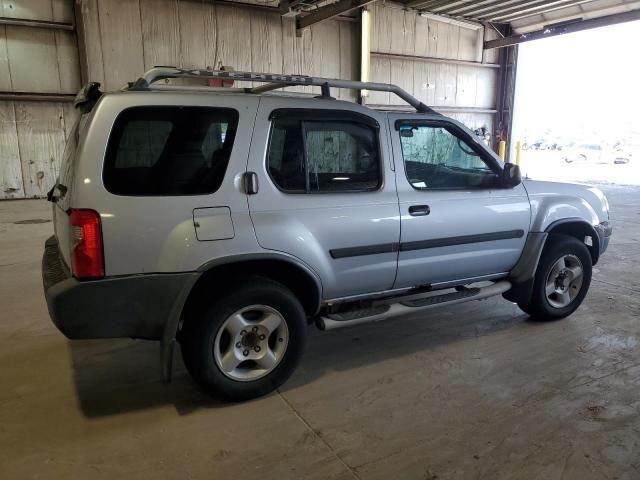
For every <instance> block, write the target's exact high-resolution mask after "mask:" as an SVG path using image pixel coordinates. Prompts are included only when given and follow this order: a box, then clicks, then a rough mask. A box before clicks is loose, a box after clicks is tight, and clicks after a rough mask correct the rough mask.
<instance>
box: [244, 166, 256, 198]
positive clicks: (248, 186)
mask: <svg viewBox="0 0 640 480" xmlns="http://www.w3.org/2000/svg"><path fill="white" fill-rule="evenodd" d="M244 191H245V193H246V194H247V195H255V194H256V193H258V175H256V172H246V173H245V174H244Z"/></svg>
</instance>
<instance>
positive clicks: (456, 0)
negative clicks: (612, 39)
mask: <svg viewBox="0 0 640 480" xmlns="http://www.w3.org/2000/svg"><path fill="white" fill-rule="evenodd" d="M401 3H403V4H404V5H406V6H407V7H410V8H414V9H416V10H419V11H420V12H424V13H433V14H438V15H447V16H451V17H455V18H461V19H466V20H471V21H478V22H490V23H494V24H508V25H509V26H510V27H511V28H512V30H513V32H514V33H517V34H522V33H528V32H532V31H536V30H540V29H543V28H545V27H547V26H549V25H554V24H558V23H561V22H567V21H574V20H588V19H594V18H601V17H605V16H610V15H615V14H619V13H623V12H630V11H634V10H640V1H636V0H501V1H498V0H479V1H468V0H401Z"/></svg>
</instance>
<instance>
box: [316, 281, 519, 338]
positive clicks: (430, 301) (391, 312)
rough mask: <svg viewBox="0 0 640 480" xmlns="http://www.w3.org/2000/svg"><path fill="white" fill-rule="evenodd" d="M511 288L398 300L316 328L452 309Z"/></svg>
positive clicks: (499, 285) (332, 317)
mask: <svg viewBox="0 0 640 480" xmlns="http://www.w3.org/2000/svg"><path fill="white" fill-rule="evenodd" d="M510 288H511V282H509V281H506V280H503V281H500V282H495V283H492V284H491V285H487V286H486V287H473V288H466V289H464V290H458V291H455V292H450V293H442V292H430V294H423V295H420V296H419V297H420V298H415V297H418V295H416V296H415V297H414V298H412V299H411V300H409V301H407V299H406V298H403V299H398V300H399V303H393V304H390V305H382V306H374V307H372V308H368V309H363V310H355V311H351V312H344V313H337V314H329V315H324V316H321V317H319V318H318V319H317V320H316V324H317V326H318V328H320V330H334V329H336V328H342V327H349V326H351V325H360V324H362V323H370V322H379V321H380V320H386V319H387V318H391V317H397V316H399V315H405V314H409V313H415V312H417V311H422V310H427V309H430V308H436V307H443V306H447V305H455V304H457V303H464V302H468V301H470V300H482V299H484V298H489V297H494V296H496V295H500V294H502V293H504V292H506V291H507V290H509V289H510Z"/></svg>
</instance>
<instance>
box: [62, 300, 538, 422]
mask: <svg viewBox="0 0 640 480" xmlns="http://www.w3.org/2000/svg"><path fill="white" fill-rule="evenodd" d="M523 324H525V325H528V326H529V327H534V326H535V322H532V321H528V317H527V316H526V315H525V314H523V313H522V312H521V311H520V310H519V309H518V308H517V307H516V306H515V305H513V304H510V303H508V302H505V301H504V300H502V299H500V298H495V299H489V300H485V301H481V302H470V303H467V304H461V305H455V306H453V307H450V308H448V309H446V310H432V311H426V312H422V313H416V314H413V315H411V316H407V317H404V318H403V317H398V318H395V319H390V320H386V321H383V322H378V323H374V324H368V325H361V326H357V327H349V328H345V329H340V330H335V331H332V332H320V331H317V330H316V329H315V327H311V328H310V335H309V338H308V339H307V350H306V353H305V356H304V357H303V359H302V363H301V365H300V366H299V368H298V371H297V372H296V373H294V375H293V377H292V378H291V379H290V380H289V381H288V382H287V383H286V384H285V385H284V386H283V387H282V391H283V392H285V391H287V390H288V389H291V388H296V387H300V386H302V385H305V384H307V383H309V382H312V381H314V380H315V379H317V378H319V377H321V376H322V375H324V374H325V372H327V371H335V370H350V369H355V368H357V367H359V366H362V365H369V364H375V363H378V362H384V361H385V360H387V359H390V358H396V357H402V356H404V355H407V354H411V353H416V352H420V351H424V350H427V349H431V348H436V347H438V346H440V345H443V344H446V343H450V342H455V341H459V340H462V339H464V338H469V337H478V336H484V335H494V334H498V333H499V332H501V331H503V330H505V329H509V328H513V327H518V326H522V325H523ZM69 345H70V352H71V361H72V367H73V375H74V382H75V386H76V391H77V395H78V400H79V404H80V407H81V409H82V412H83V413H84V414H85V415H86V416H87V417H103V416H108V415H117V414H121V413H126V412H130V411H137V410H143V409H149V408H154V407H160V406H164V405H171V404H173V405H175V408H176V410H177V411H178V412H179V414H181V415H183V414H188V413H189V412H191V411H193V410H195V409H199V408H219V407H224V406H226V405H228V404H225V403H222V402H219V401H216V400H214V399H212V398H210V397H209V396H207V395H206V394H204V393H202V392H201V391H200V390H199V389H198V387H197V385H195V383H194V382H193V381H192V380H191V378H190V377H189V375H188V373H187V372H186V370H185V368H184V365H183V363H182V358H181V355H180V352H179V348H177V349H176V350H177V351H176V353H175V360H174V375H173V381H172V382H171V383H170V384H166V383H164V382H163V381H162V375H161V373H160V364H159V348H160V347H159V343H158V342H149V341H140V340H128V339H122V340H90V341H72V342H69Z"/></svg>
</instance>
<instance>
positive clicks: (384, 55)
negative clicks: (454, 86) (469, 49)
mask: <svg viewBox="0 0 640 480" xmlns="http://www.w3.org/2000/svg"><path fill="white" fill-rule="evenodd" d="M371 56H372V57H379V58H391V59H394V58H396V59H399V60H417V61H421V62H429V63H446V64H449V65H464V66H468V67H483V68H500V64H499V63H482V62H472V61H471V60H455V59H451V58H438V57H422V56H418V55H405V54H402V53H382V52H371Z"/></svg>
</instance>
